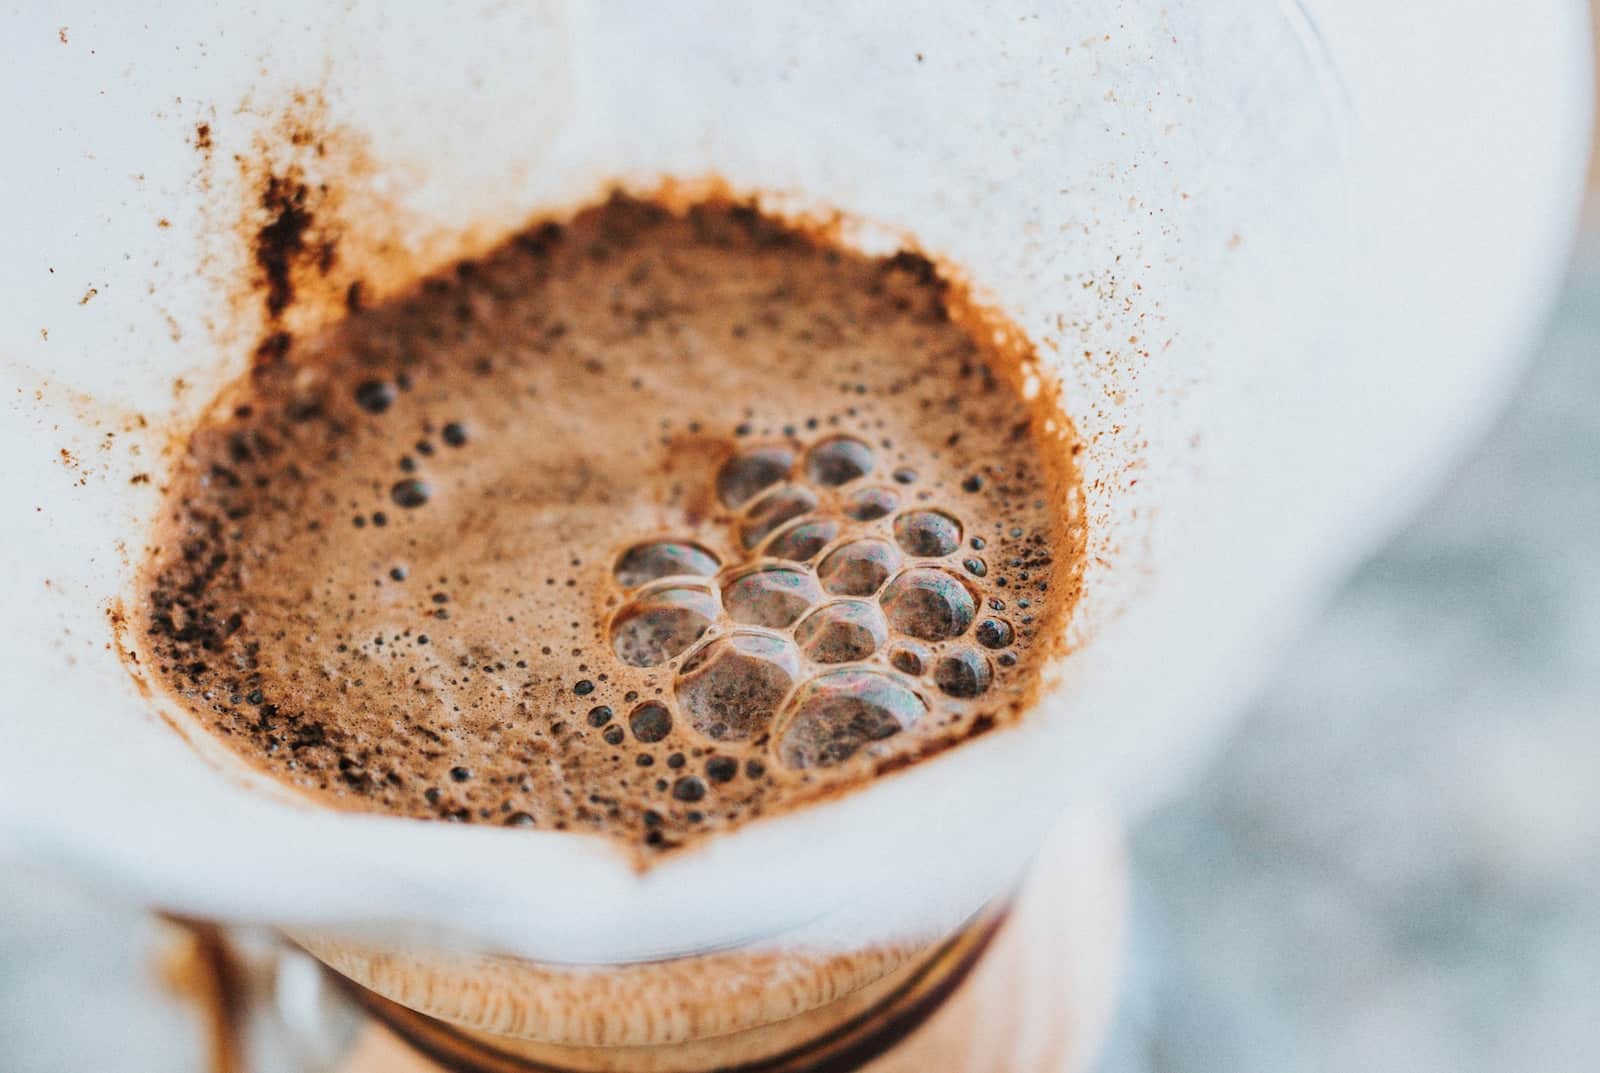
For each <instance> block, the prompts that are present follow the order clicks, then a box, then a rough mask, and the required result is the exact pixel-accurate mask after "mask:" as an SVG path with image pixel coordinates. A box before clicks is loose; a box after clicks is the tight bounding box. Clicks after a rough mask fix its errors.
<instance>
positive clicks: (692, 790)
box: [672, 775, 706, 802]
mask: <svg viewBox="0 0 1600 1073" xmlns="http://www.w3.org/2000/svg"><path fill="white" fill-rule="evenodd" d="M672 796H673V797H674V798H675V799H676V800H679V801H688V802H693V801H698V800H700V799H701V798H702V797H704V796H706V784H705V783H704V782H702V781H701V779H700V776H698V775H681V776H679V777H678V780H677V781H676V782H674V783H673V784H672Z"/></svg>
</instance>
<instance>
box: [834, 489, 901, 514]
mask: <svg viewBox="0 0 1600 1073" xmlns="http://www.w3.org/2000/svg"><path fill="white" fill-rule="evenodd" d="M899 505H900V494H899V493H898V492H896V491H895V490H894V489H893V488H858V489H856V490H855V491H854V492H851V493H850V495H849V496H847V497H846V498H845V501H844V512H845V514H846V515H848V516H849V517H851V518H854V519H855V520H856V521H858V522H872V521H877V520H878V519H879V518H886V517H888V516H889V515H891V514H893V513H894V512H895V508H896V507H898V506H899Z"/></svg>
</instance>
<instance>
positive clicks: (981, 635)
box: [973, 618, 1013, 648]
mask: <svg viewBox="0 0 1600 1073" xmlns="http://www.w3.org/2000/svg"><path fill="white" fill-rule="evenodd" d="M973 636H975V637H977V639H978V643H979V644H980V645H982V646H983V647H984V648H1004V647H1006V646H1007V645H1009V644H1010V643H1011V639H1012V637H1013V632H1012V629H1011V623H1009V622H1007V621H1006V620H1005V619H1003V618H986V619H984V620H983V621H982V622H980V623H978V628H977V629H976V630H975V631H973Z"/></svg>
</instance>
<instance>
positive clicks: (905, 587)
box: [882, 567, 977, 641]
mask: <svg viewBox="0 0 1600 1073" xmlns="http://www.w3.org/2000/svg"><path fill="white" fill-rule="evenodd" d="M882 603H883V612H884V614H885V615H886V616H888V619H889V625H890V626H892V627H894V629H896V630H898V631H899V632H901V633H905V634H909V635H910V636H912V637H915V638H917V639H918V640H922V641H943V640H945V639H946V638H948V637H957V636H960V635H961V634H962V633H964V632H966V629H967V627H968V626H970V625H972V618H973V615H974V614H975V613H976V611H977V608H976V607H975V606H974V604H973V600H972V593H970V592H968V591H967V587H966V586H965V585H963V584H962V583H961V581H960V579H958V578H956V577H955V576H953V575H951V574H947V573H945V572H944V571H943V570H937V569H933V568H931V567H923V568H918V569H914V570H907V571H906V572H905V573H903V574H901V575H900V576H898V577H896V578H895V579H894V580H893V581H891V582H889V587H888V588H886V589H885V590H884V592H883V600H882Z"/></svg>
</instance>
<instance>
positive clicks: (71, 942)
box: [0, 243, 1600, 1073]
mask: <svg viewBox="0 0 1600 1073" xmlns="http://www.w3.org/2000/svg"><path fill="white" fill-rule="evenodd" d="M1597 355H1600V245H1597V244H1595V243H1591V244H1590V246H1589V248H1588V249H1587V250H1586V251H1585V252H1584V255H1583V256H1582V257H1581V258H1580V261H1579V267H1578V269H1577V271H1576V272H1575V273H1574V277H1573V280H1572V283H1571V284H1570V286H1569V288H1568V295H1567V298H1566V300H1565V302H1564V303H1563V306H1562V309H1561V312H1560V314H1559V316H1558V318H1557V320H1556V323H1555V325H1554V327H1553V330H1552V336H1551V339H1550V341H1549V343H1548V345H1547V346H1546V347H1545V348H1544V352H1543V354H1542V356H1541V357H1540V359H1539V360H1538V362H1537V363H1536V365H1535V367H1534V369H1533V370H1532V373H1531V375H1530V377H1529V379H1528V381H1527V382H1526V383H1525V384H1524V386H1523V387H1522V389H1521V390H1520V392H1519V393H1518V396H1517V398H1516V400H1515V402H1514V403H1513V404H1512V406H1511V408H1510V410H1509V411H1508V412H1507V413H1506V415H1505V416H1504V419H1503V420H1502V421H1501V422H1500V424H1499V426H1498V427H1497V428H1496V430H1495V432H1494V433H1493V435H1492V436H1491V437H1490V439H1489V440H1488V441H1487V442H1486V443H1485V444H1484V445H1483V446H1482V448H1481V449H1480V450H1479V451H1478V452H1476V454H1475V455H1474V457H1473V458H1472V459H1471V460H1470V461H1468V462H1467V463H1466V464H1465V465H1464V466H1463V468H1462V469H1461V471H1460V472H1459V474H1458V475H1457V476H1456V478H1455V479H1454V480H1453V482H1452V483H1451V485H1450V487H1449V488H1448V489H1447V490H1446V491H1445V492H1444V493H1443V494H1442V495H1441V496H1440V497H1439V498H1438V499H1437V500H1436V501H1435V502H1434V503H1433V504H1432V505H1430V506H1429V508H1428V509H1427V510H1426V511H1425V512H1424V513H1423V515H1422V516H1421V517H1420V518H1419V519H1418V520H1417V522H1416V523H1415V524H1414V525H1413V526H1411V527H1410V529H1409V530H1408V531H1407V532H1406V533H1404V534H1403V535H1402V536H1401V537H1400V538H1399V539H1397V540H1396V541H1394V542H1393V543H1392V544H1391V545H1390V546H1389V547H1388V548H1386V549H1385V550H1384V551H1383V552H1382V553H1381V554H1380V555H1378V556H1377V557H1376V558H1374V559H1373V560H1372V561H1371V562H1370V563H1368V564H1367V565H1366V566H1365V567H1364V568H1363V569H1362V570H1361V571H1360V572H1359V574H1358V575H1357V576H1356V577H1354V578H1353V579H1352V580H1351V582H1350V584H1349V585H1348V586H1347V587H1346V589H1345V590H1344V592H1343V593H1342V594H1341V595H1340V596H1339V598H1338V599H1337V601H1336V602H1335V603H1334V604H1333V605H1332V606H1331V607H1330V608H1329V609H1328V611H1327V613H1326V614H1325V615H1324V616H1323V617H1322V618H1321V619H1320V620H1319V621H1318V622H1317V623H1316V624H1314V625H1313V627H1312V628H1310V629H1309V630H1307V631H1306V632H1305V634H1304V635H1303V636H1302V637H1300V638H1299V639H1298V641H1297V642H1296V644H1295V645H1294V647H1293V650H1292V651H1291V653H1290V655H1289V657H1288V659H1287V661H1286V662H1285V664H1284V666H1283V667H1282V669H1281V670H1280V672H1279V673H1278V674H1277V676H1276V678H1275V680H1274V682H1273V684H1272V685H1271V686H1270V688H1269V689H1268V691H1267V692H1266V694H1265V695H1264V696H1263V697H1262V698H1261V699H1260V700H1259V701H1258V702H1257V703H1256V704H1255V705H1254V706H1253V708H1252V712H1251V714H1250V715H1249V716H1248V718H1247V719H1246V721H1245V723H1244V726H1243V727H1242V728H1241V730H1240V733H1239V734H1238V736H1237V738H1236V739H1235V740H1234V741H1233V743H1232V745H1231V746H1230V747H1229V748H1228V749H1227V751H1226V753H1225V754H1224V755H1223V757H1222V758H1221V759H1220V761H1219V762H1218V763H1217V765H1216V766H1215V767H1214V768H1213V769H1212V770H1211V771H1210V772H1209V774H1208V775H1207V776H1206V777H1205V778H1204V779H1203V781H1202V782H1201V784H1200V785H1198V786H1197V787H1195V788H1194V790H1193V791H1192V792H1191V793H1190V794H1188V795H1187V796H1185V797H1184V799H1183V800H1181V801H1178V802H1176V803H1174V804H1173V805H1172V806H1171V807H1169V808H1168V809H1167V810H1166V811H1165V812H1164V813H1162V814H1160V815H1158V816H1156V817H1154V818H1153V819H1152V820H1151V821H1150V822H1148V823H1146V824H1145V825H1143V826H1142V827H1141V828H1140V830H1138V831H1137V832H1136V833H1135V838H1134V851H1135V867H1136V869H1137V876H1136V884H1137V887H1138V889H1139V899H1140V904H1141V910H1140V927H1139V938H1138V942H1137V950H1136V957H1135V963H1134V971H1135V974H1136V979H1135V981H1134V984H1133V986H1132V987H1131V988H1130V1003H1129V1006H1128V1008H1127V1009H1126V1010H1125V1012H1124V1016H1123V1018H1122V1024H1121V1028H1120V1031H1119V1037H1118V1041H1117V1047H1116V1051H1115V1053H1114V1054H1113V1055H1111V1056H1108V1060H1107V1061H1106V1062H1105V1063H1104V1066H1105V1069H1106V1071H1107V1073H1145V1071H1149V1073H1195V1071H1206V1073H1212V1071H1218V1073H1222V1071H1226V1073H1253V1071H1257V1070H1259V1071H1263V1073H1266V1071H1271V1073H1313V1071H1321V1070H1361V1071H1390V1070H1393V1071H1402V1070H1403V1071H1406V1073H1412V1071H1417V1070H1435V1069H1437V1070H1449V1071H1451V1073H1474V1071H1479V1070H1485V1071H1487V1070H1496V1071H1499V1070H1505V1071H1519V1073H1520V1071H1523V1070H1529V1071H1549V1073H1561V1071H1566V1070H1583V1071H1585V1073H1588V1071H1592V1070H1594V1069H1597V1068H1600V851H1597V846H1600V836H1597V832H1600V771H1597V769H1600V721H1597V718H1596V715H1597V712H1600V554H1597V552H1600V360H1596V359H1597ZM0 869H3V872H0V875H3V877H4V878H3V881H0V1070H3V1071H6V1073H79V1071H85V1070H98V1071H103V1073H118V1071H130V1073H142V1071H146V1070H150V1071H162V1073H182V1071H184V1070H192V1069H196V1068H197V1063H196V1057H197V1052H196V1050H195V1049H194V1047H195V1044H196V1040H195V1037H194V1036H193V1032H194V1025H193V1023H192V1022H191V1020H190V1019H189V1016H188V1015H187V1014H186V1013H185V1011H184V1010H183V1009H182V1008H181V1007H179V1006H178V1005H176V1004H175V1003H174V1002H172V1001H171V1000H169V999H167V998H165V997H164V996H163V995H161V994H160V993H159V992H158V991H157V990H156V989H155V988H154V987H153V986H152V984H151V975H150V970H149V965H148V961H147V958H148V956H149V952H150V946H151V939H152V935H153V932H152V929H151V928H150V926H149V924H148V922H146V921H144V920H143V918H142V916H141V914H140V913H139V912H138V911H137V910H134V909H131V908H129V907H123V906H117V905H111V904H106V903H103V902H99V901H95V900H93V899H90V898H87V897H85V896H84V895H82V894H81V893H79V892H77V891H76V890H75V889H74V888H72V887H70V886H66V885H63V884H61V883H60V882H58V881H52V880H48V879H46V878H44V877H42V876H39V875H37V874H35V873H31V872H28V871H24V870H21V869H19V868H16V867H15V866H8V865H5V864H3V863H0Z"/></svg>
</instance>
